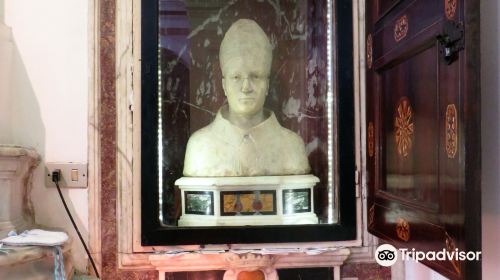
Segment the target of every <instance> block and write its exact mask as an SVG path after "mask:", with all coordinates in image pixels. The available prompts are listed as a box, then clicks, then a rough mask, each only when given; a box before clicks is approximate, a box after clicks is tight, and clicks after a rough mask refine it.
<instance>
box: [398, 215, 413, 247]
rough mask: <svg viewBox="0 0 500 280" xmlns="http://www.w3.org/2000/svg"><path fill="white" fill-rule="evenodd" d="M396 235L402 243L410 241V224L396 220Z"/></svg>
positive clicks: (400, 219) (401, 219) (403, 220)
mask: <svg viewBox="0 0 500 280" xmlns="http://www.w3.org/2000/svg"><path fill="white" fill-rule="evenodd" d="M396 234H397V235H398V237H399V239H401V240H403V241H405V242H406V241H408V240H410V224H409V223H408V221H407V220H405V219H403V218H398V220H397V223H396Z"/></svg>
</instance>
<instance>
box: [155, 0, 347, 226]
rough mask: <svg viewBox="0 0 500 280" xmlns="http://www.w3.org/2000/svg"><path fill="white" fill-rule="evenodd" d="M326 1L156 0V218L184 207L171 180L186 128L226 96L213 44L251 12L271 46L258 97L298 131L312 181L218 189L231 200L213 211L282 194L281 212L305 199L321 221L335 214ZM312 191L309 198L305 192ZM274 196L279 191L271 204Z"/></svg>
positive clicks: (202, 122)
mask: <svg viewBox="0 0 500 280" xmlns="http://www.w3.org/2000/svg"><path fill="white" fill-rule="evenodd" d="M325 2H328V5H329V7H328V9H327V7H326V5H327V4H326V3H325ZM330 2H331V1H281V2H274V1H262V2H260V1H221V0H212V1H206V0H204V1H192V0H191V1H161V0H160V1H159V13H160V14H159V27H160V29H159V37H158V38H159V66H160V69H159V85H158V86H159V92H160V93H161V94H159V100H158V102H159V104H158V108H159V109H158V114H159V120H160V121H159V127H158V137H159V140H160V141H159V147H158V152H159V159H158V160H159V172H160V176H159V179H160V180H159V194H160V213H159V218H160V220H161V221H162V223H163V224H165V225H170V226H176V225H178V220H179V218H180V217H181V215H182V211H183V209H182V208H183V207H182V199H183V198H182V195H181V193H180V190H179V188H178V187H176V186H175V184H174V182H175V181H176V180H177V179H178V178H181V177H182V176H183V174H182V171H183V168H184V155H185V152H186V145H187V142H188V139H189V137H190V136H191V135H192V134H193V133H194V132H195V131H197V130H198V129H200V128H202V127H204V126H206V125H207V124H209V123H210V122H212V121H213V120H214V118H215V116H216V113H217V111H218V109H219V108H220V107H221V106H223V105H224V104H225V102H226V98H225V96H224V91H223V88H222V84H221V80H222V73H221V70H220V65H219V47H220V44H221V41H222V38H223V36H224V34H225V32H226V31H227V30H228V28H229V26H231V24H232V23H233V22H235V21H236V20H238V19H242V18H247V19H252V20H254V21H255V22H257V23H258V24H259V26H261V27H262V29H263V30H264V31H265V33H266V34H267V36H268V37H269V40H270V42H271V45H272V48H273V61H272V66H271V76H270V78H269V79H270V80H269V93H268V96H267V98H266V103H265V107H266V108H269V109H270V110H272V111H273V112H274V113H275V115H276V118H277V120H278V122H279V123H280V124H281V125H282V126H283V127H285V128H287V129H290V130H292V131H293V132H295V133H297V134H298V135H300V137H301V138H302V140H303V141H304V143H305V149H306V153H307V156H308V160H309V163H310V165H311V170H312V171H311V173H312V174H314V175H315V176H317V177H318V178H319V179H320V182H319V183H318V184H317V185H316V186H315V187H314V188H313V189H312V190H313V192H314V195H313V196H308V195H306V194H307V191H306V192H290V193H289V192H283V193H282V194H280V198H278V197H277V196H278V195H277V194H276V195H270V194H266V193H264V192H262V191H260V193H259V194H258V195H257V193H249V194H243V193H242V194H225V195H226V196H225V197H226V198H227V200H221V198H224V197H223V196H222V195H221V194H219V195H220V196H219V197H217V196H215V197H217V201H219V202H221V201H225V203H226V204H227V205H230V204H233V205H232V206H231V207H229V206H227V205H219V206H222V207H220V209H222V210H221V212H227V213H231V215H242V216H244V215H246V214H245V213H250V212H252V213H253V214H255V213H258V214H263V213H267V212H269V211H265V210H266V209H267V208H266V207H268V208H269V207H271V206H269V205H272V207H275V206H276V205H277V204H281V203H282V202H283V203H282V204H283V207H284V208H283V211H284V213H288V212H297V211H303V210H304V209H306V208H307V207H306V206H305V205H306V204H308V205H311V206H309V207H313V209H312V211H313V212H314V213H316V215H317V216H318V218H319V222H320V223H332V222H334V221H335V219H334V217H335V216H336V215H337V213H336V210H335V209H336V205H334V204H335V203H334V201H335V200H334V198H335V196H336V191H335V190H334V188H333V176H334V170H333V166H332V162H333V159H334V158H333V157H334V154H333V143H334V137H335V135H334V134H333V132H332V131H333V127H332V126H333V125H332V123H333V115H334V114H333V112H334V111H333V106H334V98H333V97H334V96H333V89H332V88H333V87H332V82H331V78H332V67H331V60H332V58H331V57H330V55H327V54H329V53H331V46H330V42H331V39H332V38H331V34H332V33H331V28H328V27H331V21H332V19H331V14H330V13H328V12H327V11H331V7H330V5H331V4H330ZM278 3H281V4H278ZM329 23H330V24H329ZM192 197H197V196H192ZM201 197H202V196H199V197H197V198H200V199H195V200H196V201H198V202H200V203H195V204H196V207H198V206H199V205H205V204H203V203H201V201H208V200H203V199H201ZM310 197H314V201H310V202H309V201H307V199H310ZM184 198H185V197H184ZM205 198H206V199H208V198H207V197H206V196H205ZM214 199H215V198H214ZM273 199H274V200H276V199H280V201H279V203H278V202H274V204H272V203H271V202H270V201H272V200H273ZM306 201H307V203H306ZM211 203H212V204H211V206H214V204H216V203H217V202H216V201H215V200H214V201H211ZM195 204H193V205H195ZM193 207H195V206H193ZM200 207H201V206H200ZM217 207H218V206H217V205H216V208H217ZM272 207H271V208H272ZM184 208H186V207H184ZM202 208H203V207H202ZM231 208H232V209H231ZM240 208H241V209H240ZM204 209H205V213H207V212H206V207H205V208H204ZM184 210H186V209H184ZM238 210H239V211H238ZM275 210H276V211H277V210H278V209H273V211H275ZM201 212H203V211H201ZM232 213H234V214H232Z"/></svg>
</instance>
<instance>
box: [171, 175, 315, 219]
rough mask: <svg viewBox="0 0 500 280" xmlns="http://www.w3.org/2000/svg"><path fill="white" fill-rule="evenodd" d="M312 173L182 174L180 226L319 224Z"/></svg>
mask: <svg viewBox="0 0 500 280" xmlns="http://www.w3.org/2000/svg"><path fill="white" fill-rule="evenodd" d="M318 182H319V179H318V178H317V177H316V176H313V175H291V176H259V177H183V178H180V179H178V180H177V181H176V182H175V184H176V185H177V186H179V188H180V190H181V196H182V216H181V217H180V219H179V226H183V227H187V226H245V225H292V224H317V223H318V217H317V216H316V214H315V213H314V186H315V185H316V183H318Z"/></svg>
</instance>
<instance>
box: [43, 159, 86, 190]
mask: <svg viewBox="0 0 500 280" xmlns="http://www.w3.org/2000/svg"><path fill="white" fill-rule="evenodd" d="M57 169H59V170H61V180H60V181H59V187H61V188H86V187H87V182H88V179H87V177H88V174H87V164H86V163H79V162H47V163H46V165H45V185H46V186H47V187H55V186H56V184H55V183H54V182H52V172H53V171H55V170H57Z"/></svg>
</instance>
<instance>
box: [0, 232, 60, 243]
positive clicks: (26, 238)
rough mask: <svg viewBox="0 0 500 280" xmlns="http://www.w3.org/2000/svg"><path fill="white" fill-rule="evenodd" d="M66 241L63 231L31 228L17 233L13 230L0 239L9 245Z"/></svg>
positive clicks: (0, 241)
mask: <svg viewBox="0 0 500 280" xmlns="http://www.w3.org/2000/svg"><path fill="white" fill-rule="evenodd" d="M66 241H68V235H67V234H66V233H64V232H58V231H47V230H41V229H32V230H27V231H24V232H23V233H21V234H19V235H17V234H15V232H14V233H13V234H9V236H8V237H6V238H4V239H2V240H0V243H3V244H5V245H11V246H29V245H39V246H58V245H62V244H64V243H65V242H66Z"/></svg>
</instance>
